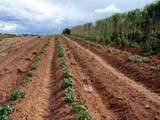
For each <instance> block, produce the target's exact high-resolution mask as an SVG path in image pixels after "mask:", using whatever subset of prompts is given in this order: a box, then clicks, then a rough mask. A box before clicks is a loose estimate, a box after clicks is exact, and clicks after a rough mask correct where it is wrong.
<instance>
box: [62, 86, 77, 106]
mask: <svg viewBox="0 0 160 120" xmlns="http://www.w3.org/2000/svg"><path fill="white" fill-rule="evenodd" d="M64 100H65V101H66V102H68V103H73V102H74V101H75V97H74V95H73V90H72V88H67V89H66V90H65V96H64Z"/></svg>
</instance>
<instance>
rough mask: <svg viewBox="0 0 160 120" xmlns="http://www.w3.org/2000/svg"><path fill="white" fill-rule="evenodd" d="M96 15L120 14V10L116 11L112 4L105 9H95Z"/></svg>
mask: <svg viewBox="0 0 160 120" xmlns="http://www.w3.org/2000/svg"><path fill="white" fill-rule="evenodd" d="M94 12H96V13H116V12H120V9H118V8H117V7H116V6H115V5H114V4H111V5H108V6H106V7H105V8H101V9H95V11H94Z"/></svg>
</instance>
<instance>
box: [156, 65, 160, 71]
mask: <svg viewBox="0 0 160 120" xmlns="http://www.w3.org/2000/svg"><path fill="white" fill-rule="evenodd" d="M156 71H157V72H159V73H160V65H157V67H156Z"/></svg>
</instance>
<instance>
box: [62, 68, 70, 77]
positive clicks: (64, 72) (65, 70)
mask: <svg viewBox="0 0 160 120" xmlns="http://www.w3.org/2000/svg"><path fill="white" fill-rule="evenodd" d="M70 77H72V75H71V73H70V72H69V71H68V70H67V69H64V70H63V76H62V78H70Z"/></svg>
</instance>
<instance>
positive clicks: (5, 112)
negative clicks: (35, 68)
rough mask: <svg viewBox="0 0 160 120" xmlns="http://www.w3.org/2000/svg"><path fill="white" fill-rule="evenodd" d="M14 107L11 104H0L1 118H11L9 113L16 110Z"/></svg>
mask: <svg viewBox="0 0 160 120" xmlns="http://www.w3.org/2000/svg"><path fill="white" fill-rule="evenodd" d="M14 110H15V109H14V107H13V106H12V105H9V104H0V120H10V117H9V114H11V113H12V112H14Z"/></svg>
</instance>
